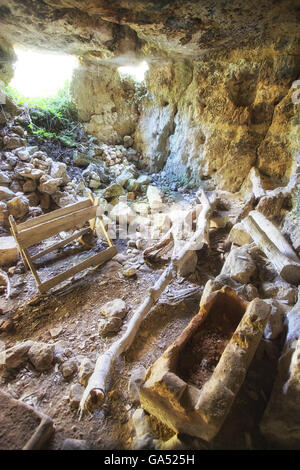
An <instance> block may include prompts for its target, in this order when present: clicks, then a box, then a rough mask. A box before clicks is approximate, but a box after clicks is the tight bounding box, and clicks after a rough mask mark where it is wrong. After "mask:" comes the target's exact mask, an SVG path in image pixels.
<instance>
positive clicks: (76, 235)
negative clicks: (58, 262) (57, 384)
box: [31, 228, 90, 261]
mask: <svg viewBox="0 0 300 470" xmlns="http://www.w3.org/2000/svg"><path fill="white" fill-rule="evenodd" d="M89 231H90V228H84V229H82V230H80V231H79V232H76V233H74V234H73V235H71V236H70V237H68V238H65V239H64V240H62V241H60V242H57V243H54V244H53V245H51V246H50V247H49V248H46V249H45V250H42V251H40V252H39V253H37V254H36V255H33V256H31V259H32V261H35V260H36V259H38V258H41V257H42V256H44V255H47V254H48V253H51V251H53V250H57V249H58V248H61V247H62V246H65V245H67V244H68V243H70V242H71V241H72V240H76V238H79V237H82V235H84V234H85V233H87V232H89Z"/></svg>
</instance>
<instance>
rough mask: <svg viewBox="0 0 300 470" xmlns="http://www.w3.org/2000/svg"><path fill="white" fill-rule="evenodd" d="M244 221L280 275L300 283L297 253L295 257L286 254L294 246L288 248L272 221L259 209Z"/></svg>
mask: <svg viewBox="0 0 300 470" xmlns="http://www.w3.org/2000/svg"><path fill="white" fill-rule="evenodd" d="M242 223H243V225H244V227H245V228H246V230H247V232H248V233H249V235H250V236H251V237H252V239H253V241H254V242H255V244H256V245H257V246H258V247H259V248H260V249H261V250H262V251H263V252H264V253H265V255H266V256H267V257H268V258H269V260H270V261H271V263H272V264H273V266H274V267H275V269H276V270H277V272H278V273H279V275H280V276H281V277H282V278H283V279H284V280H285V281H287V282H289V283H290V284H296V285H298V284H299V283H300V262H299V261H297V259H296V258H295V257H296V256H297V255H296V254H295V257H294V256H292V257H290V256H288V255H287V254H286V253H287V252H288V253H291V250H292V248H291V247H289V250H287V248H286V247H287V245H288V243H287V241H286V240H284V239H283V236H282V235H281V233H280V232H279V230H278V229H277V228H276V227H275V226H274V225H273V224H272V222H270V221H269V220H268V219H266V218H265V217H264V216H263V215H262V214H260V213H257V211H251V212H250V213H249V215H248V217H246V218H245V219H244V220H243V221H242ZM278 234H279V235H278ZM281 250H282V251H281ZM297 258H298V257H297Z"/></svg>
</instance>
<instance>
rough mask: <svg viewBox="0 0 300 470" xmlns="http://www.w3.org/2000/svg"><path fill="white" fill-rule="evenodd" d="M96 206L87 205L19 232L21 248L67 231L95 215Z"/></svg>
mask: <svg viewBox="0 0 300 470" xmlns="http://www.w3.org/2000/svg"><path fill="white" fill-rule="evenodd" d="M96 212H97V206H92V207H87V208H86V209H82V210H80V211H77V212H74V213H71V214H68V215H65V216H63V217H59V218H57V219H54V220H49V221H48V222H45V223H42V224H40V225H37V226H36V227H32V228H28V229H26V230H22V232H19V234H18V238H19V242H20V244H21V245H22V248H28V247H29V246H32V245H36V244H37V243H40V242H41V241H43V240H45V239H47V238H50V237H52V236H53V235H56V234H57V233H59V232H61V231H65V232H67V231H68V230H71V229H72V228H74V227H76V225H79V224H82V223H84V222H86V221H87V220H90V219H92V218H94V217H95V216H96Z"/></svg>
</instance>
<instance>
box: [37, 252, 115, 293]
mask: <svg viewBox="0 0 300 470" xmlns="http://www.w3.org/2000/svg"><path fill="white" fill-rule="evenodd" d="M117 252H118V250H117V248H116V247H115V246H113V247H111V248H107V249H106V250H105V251H102V252H101V253H97V254H96V255H94V256H90V257H89V258H88V259H86V260H84V261H82V262H81V263H79V264H77V265H76V266H73V267H72V268H70V269H68V270H67V271H65V272H63V273H61V274H58V275H57V276H54V277H53V278H52V279H49V280H48V281H45V282H42V284H40V286H39V290H40V292H41V293H44V292H47V291H48V290H49V289H51V288H52V287H54V286H56V285H57V284H60V283H61V282H63V281H65V280H66V279H68V278H69V277H71V276H74V274H76V273H79V272H80V271H83V270H84V269H87V268H90V267H92V266H98V265H100V264H103V263H105V262H106V261H108V260H110V259H111V258H112V257H113V256H115V255H116V254H117Z"/></svg>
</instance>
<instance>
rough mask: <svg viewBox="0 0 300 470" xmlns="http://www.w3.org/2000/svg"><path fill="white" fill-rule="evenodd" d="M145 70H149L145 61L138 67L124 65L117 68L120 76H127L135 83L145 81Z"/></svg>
mask: <svg viewBox="0 0 300 470" xmlns="http://www.w3.org/2000/svg"><path fill="white" fill-rule="evenodd" d="M147 70H149V66H148V64H147V62H146V61H145V60H143V62H141V63H140V64H138V65H125V66H121V67H119V68H118V72H119V73H120V75H123V76H125V75H129V76H131V77H132V78H133V79H134V80H135V81H136V82H142V81H143V80H144V79H145V73H146V72H147Z"/></svg>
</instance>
